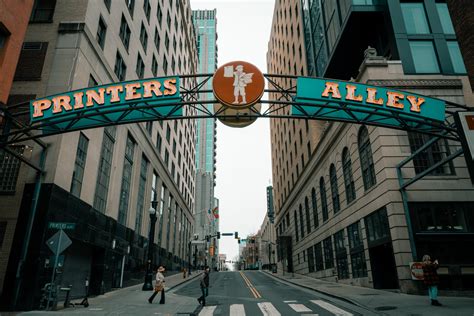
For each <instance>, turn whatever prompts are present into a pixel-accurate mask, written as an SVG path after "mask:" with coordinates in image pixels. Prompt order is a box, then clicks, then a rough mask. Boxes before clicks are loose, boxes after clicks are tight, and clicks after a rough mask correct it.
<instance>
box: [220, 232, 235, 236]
mask: <svg viewBox="0 0 474 316" xmlns="http://www.w3.org/2000/svg"><path fill="white" fill-rule="evenodd" d="M233 235H234V233H221V236H233Z"/></svg>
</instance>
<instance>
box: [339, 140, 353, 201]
mask: <svg viewBox="0 0 474 316" xmlns="http://www.w3.org/2000/svg"><path fill="white" fill-rule="evenodd" d="M342 172H343V173H344V187H345V189H346V199H347V204H349V203H351V202H352V201H354V200H355V198H356V194H355V185H354V178H353V177H352V162H351V156H350V155H349V149H348V148H347V147H345V148H344V149H343V150H342Z"/></svg>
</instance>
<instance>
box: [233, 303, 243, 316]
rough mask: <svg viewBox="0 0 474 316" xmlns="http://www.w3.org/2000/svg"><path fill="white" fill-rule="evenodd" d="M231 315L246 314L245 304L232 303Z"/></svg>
mask: <svg viewBox="0 0 474 316" xmlns="http://www.w3.org/2000/svg"><path fill="white" fill-rule="evenodd" d="M230 316H245V309H244V305H243V304H232V305H230Z"/></svg>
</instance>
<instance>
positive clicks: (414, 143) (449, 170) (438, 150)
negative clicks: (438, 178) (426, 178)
mask: <svg viewBox="0 0 474 316" xmlns="http://www.w3.org/2000/svg"><path fill="white" fill-rule="evenodd" d="M431 137H432V136H429V135H426V134H421V133H414V132H410V133H408V140H409V142H410V148H411V152H412V153H414V152H415V151H417V150H418V149H419V148H421V147H422V146H423V145H424V144H426V143H427V142H428V141H430V139H431ZM449 155H450V152H449V147H448V142H447V141H446V140H444V139H443V140H439V141H437V142H435V143H433V144H432V145H431V146H429V147H428V148H426V149H425V150H423V151H422V152H420V153H419V154H417V155H416V156H415V157H413V166H414V167H415V173H416V174H419V173H421V172H423V171H425V170H426V169H428V168H430V167H431V166H433V165H434V164H436V163H438V162H440V161H441V160H443V159H444V158H446V157H447V156H449ZM452 174H454V167H453V164H452V162H449V163H446V164H444V165H442V166H439V167H438V168H436V169H435V170H433V172H432V173H431V175H452Z"/></svg>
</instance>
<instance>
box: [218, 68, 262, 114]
mask: <svg viewBox="0 0 474 316" xmlns="http://www.w3.org/2000/svg"><path fill="white" fill-rule="evenodd" d="M212 89H213V92H214V96H215V97H216V99H217V100H218V101H219V102H220V103H222V104H223V105H226V106H228V107H230V108H234V109H243V108H247V107H249V106H251V105H253V104H255V103H257V102H258V101H259V100H260V98H261V97H262V96H263V92H264V90H265V78H264V77H263V74H262V72H261V71H260V70H259V69H258V68H257V67H256V66H254V65H252V64H251V63H248V62H245V61H233V62H230V63H227V64H224V65H223V66H221V67H219V68H218V69H217V71H216V72H215V74H214V77H213V78H212Z"/></svg>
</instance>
